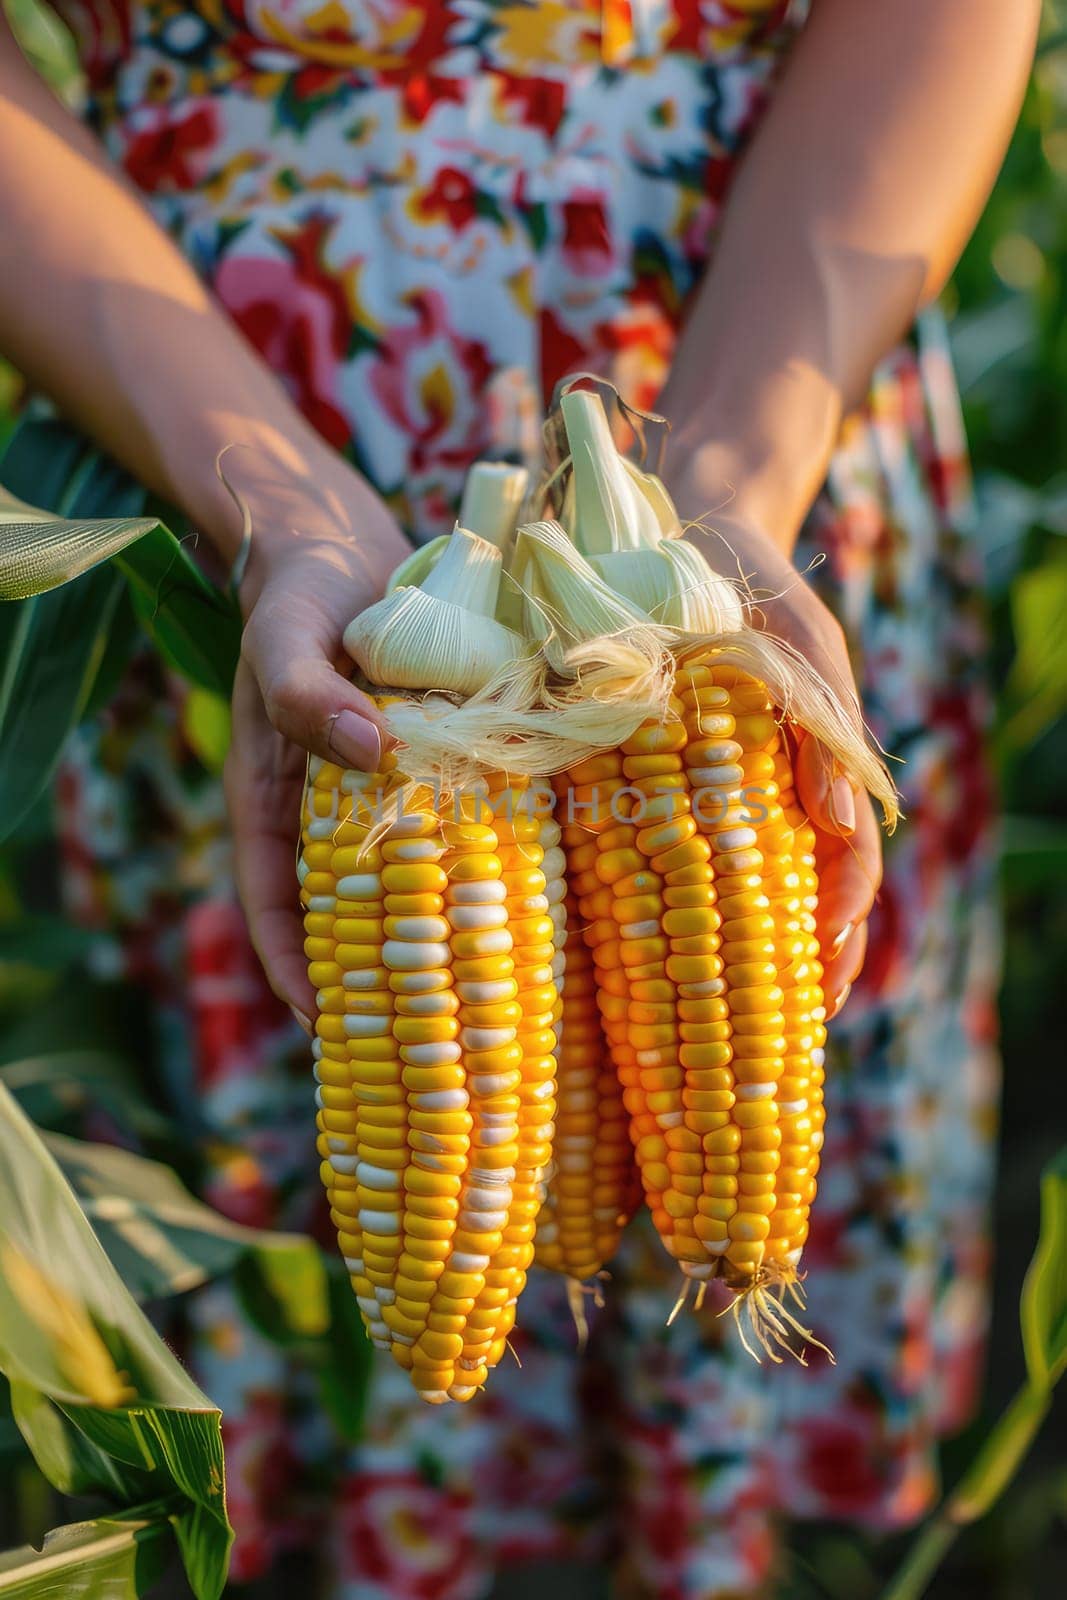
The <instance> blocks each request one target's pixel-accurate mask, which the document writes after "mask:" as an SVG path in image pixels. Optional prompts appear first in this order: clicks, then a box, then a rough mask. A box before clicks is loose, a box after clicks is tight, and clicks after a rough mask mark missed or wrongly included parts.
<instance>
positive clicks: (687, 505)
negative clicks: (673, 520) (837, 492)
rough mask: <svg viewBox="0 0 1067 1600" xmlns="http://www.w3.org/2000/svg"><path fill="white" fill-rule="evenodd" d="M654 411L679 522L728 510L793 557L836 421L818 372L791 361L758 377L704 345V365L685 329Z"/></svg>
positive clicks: (837, 403)
mask: <svg viewBox="0 0 1067 1600" xmlns="http://www.w3.org/2000/svg"><path fill="white" fill-rule="evenodd" d="M709 367H710V369H711V376H709V375H708V371H709ZM658 409H659V410H660V411H662V413H663V414H664V415H665V416H666V418H667V420H668V421H669V422H670V424H671V437H670V441H669V443H668V447H667V478H668V481H669V483H670V487H671V490H672V493H673V494H674V497H675V500H676V502H677V504H678V510H679V513H680V515H681V517H682V519H683V521H687V520H688V521H697V520H702V521H705V522H708V523H709V524H710V525H711V526H715V525H716V523H717V522H718V521H720V520H723V519H724V518H726V517H729V518H731V519H732V520H734V521H735V522H738V523H743V524H745V525H747V526H752V527H756V528H761V529H764V530H766V532H767V533H768V534H769V535H770V536H771V537H772V538H773V539H774V541H775V543H776V544H777V545H778V546H779V548H780V549H781V550H783V551H784V552H785V553H786V554H787V555H788V554H792V550H793V547H794V545H795V544H796V540H797V536H798V534H799V532H800V529H801V526H802V524H803V522H804V518H805V517H806V516H807V514H808V511H809V509H810V507H811V504H812V502H813V500H814V499H815V496H816V494H817V493H818V492H819V489H820V488H821V486H822V482H823V479H824V477H825V475H826V469H827V466H828V465H829V461H830V457H831V455H832V453H833V450H834V447H835V445H836V443H837V439H838V436H839V433H840V428H841V419H842V404H841V396H840V393H839V391H838V390H837V389H836V388H835V387H834V385H833V384H832V383H831V382H829V381H828V380H827V378H826V377H825V375H824V374H822V373H820V372H819V371H817V370H816V369H815V368H814V367H812V366H811V365H810V364H808V363H804V362H793V363H786V364H784V365H781V366H776V367H775V368H773V369H772V370H771V371H769V372H767V373H765V375H764V376H762V377H761V376H760V375H759V374H758V373H757V372H756V371H754V370H753V368H752V367H751V366H749V367H746V366H745V364H744V362H743V361H739V360H738V359H737V353H736V352H734V351H733V350H732V349H727V348H722V349H720V350H719V352H718V355H717V356H713V354H712V353H711V352H705V361H704V365H703V368H702V369H701V368H700V367H699V366H698V364H697V361H696V358H695V353H694V351H693V344H692V341H691V342H690V343H689V344H688V345H687V344H686V341H685V337H684V335H683V339H682V353H681V354H680V355H679V358H678V360H677V362H676V364H675V367H674V369H673V371H672V373H671V376H670V379H669V381H668V383H667V386H666V388H665V390H664V392H663V395H662V397H661V400H660V404H659V408H658Z"/></svg>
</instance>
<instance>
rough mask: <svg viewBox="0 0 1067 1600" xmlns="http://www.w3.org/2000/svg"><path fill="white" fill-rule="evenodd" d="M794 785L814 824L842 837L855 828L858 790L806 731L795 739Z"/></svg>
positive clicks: (826, 751)
mask: <svg viewBox="0 0 1067 1600" xmlns="http://www.w3.org/2000/svg"><path fill="white" fill-rule="evenodd" d="M796 785H797V798H798V799H799V801H800V804H801V805H802V806H803V808H804V810H805V811H806V812H807V814H808V816H809V817H810V818H811V820H812V822H813V823H814V824H815V826H816V827H817V828H822V829H823V830H824V832H826V833H837V834H840V835H841V836H842V838H848V837H850V836H851V835H852V834H853V833H854V832H855V831H856V813H857V804H856V800H857V794H858V790H857V788H856V786H855V785H854V784H853V783H852V781H851V780H850V779H849V778H848V777H847V776H846V775H845V774H844V773H843V772H842V771H841V770H840V769H839V768H838V767H837V765H836V763H835V761H834V758H833V756H832V755H831V754H830V752H829V751H828V750H827V749H826V747H825V746H824V745H822V744H820V743H819V741H818V739H816V738H814V737H813V736H812V735H811V734H809V733H801V734H800V735H799V737H798V739H797V755H796Z"/></svg>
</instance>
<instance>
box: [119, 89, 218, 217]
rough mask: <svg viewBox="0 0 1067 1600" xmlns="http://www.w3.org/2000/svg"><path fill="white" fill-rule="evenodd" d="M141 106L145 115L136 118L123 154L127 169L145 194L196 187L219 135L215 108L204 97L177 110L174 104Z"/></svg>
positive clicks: (201, 178)
mask: <svg viewBox="0 0 1067 1600" xmlns="http://www.w3.org/2000/svg"><path fill="white" fill-rule="evenodd" d="M142 109H143V111H144V112H146V113H147V115H142V116H141V117H139V118H138V131H137V132H135V133H134V135H133V137H132V138H131V140H130V142H129V144H128V145H127V147H126V153H125V155H124V156H123V160H122V164H123V166H124V167H125V169H126V172H127V173H128V174H129V176H130V178H132V180H133V182H134V183H135V184H136V185H137V187H138V188H139V189H141V190H143V191H144V192H145V193H146V194H156V193H158V192H159V191H161V190H166V189H172V190H173V189H179V190H184V189H195V188H196V186H197V184H198V183H200V182H201V181H202V180H203V178H204V175H205V166H206V160H207V158H208V157H210V156H211V154H212V152H213V151H214V149H215V147H216V145H217V144H218V141H219V139H220V133H219V127H218V121H217V117H216V113H215V108H214V107H213V106H212V105H211V104H210V102H207V101H205V102H202V103H200V104H199V105H194V106H193V107H192V108H191V109H189V108H188V107H186V108H184V109H183V110H182V111H180V112H178V113H176V112H175V109H174V107H173V106H160V107H158V108H153V109H152V110H151V112H148V108H142ZM146 123H147V126H146Z"/></svg>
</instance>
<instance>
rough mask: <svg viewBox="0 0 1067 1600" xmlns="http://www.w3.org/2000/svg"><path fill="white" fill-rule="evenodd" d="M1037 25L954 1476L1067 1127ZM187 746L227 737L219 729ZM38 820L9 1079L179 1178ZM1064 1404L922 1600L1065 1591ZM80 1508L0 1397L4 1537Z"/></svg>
mask: <svg viewBox="0 0 1067 1600" xmlns="http://www.w3.org/2000/svg"><path fill="white" fill-rule="evenodd" d="M5 4H6V6H7V9H8V11H9V12H10V13H11V15H12V18H13V20H14V21H15V22H16V23H17V25H18V27H19V29H20V30H21V33H22V37H23V38H24V40H25V42H26V46H27V48H28V50H29V52H30V53H31V55H32V56H33V57H34V58H35V60H36V61H37V62H38V64H39V65H40V67H41V70H42V71H43V72H45V73H46V75H47V76H49V77H50V78H51V79H52V81H53V82H54V83H56V84H57V85H58V86H59V87H60V88H61V91H62V92H63V93H64V94H66V95H69V96H71V97H72V98H76V96H77V94H78V83H77V78H76V75H75V74H74V72H73V69H72V66H71V54H70V51H69V48H68V41H67V40H66V39H65V38H64V35H63V32H62V30H61V28H60V25H59V24H58V23H57V22H56V21H55V20H54V18H52V17H51V14H46V13H43V12H40V11H38V10H37V8H36V4H35V0H5ZM1046 12H1047V15H1046V26H1045V30H1044V35H1043V41H1042V45H1041V48H1040V52H1039V56H1038V60H1037V63H1036V66H1035V70H1034V75H1033V81H1032V84H1031V87H1030V92H1029V95H1028V98H1027V101H1026V106H1025V109H1024V112H1023V115H1022V120H1021V123H1020V126H1019V128H1018V130H1017V133H1016V135H1015V139H1014V142H1013V144H1012V148H1011V151H1010V154H1009V156H1008V159H1007V162H1006V164H1005V167H1004V171H1003V173H1002V174H1001V177H1000V180H999V182H998V184H997V188H996V191H995V193H994V195H993V197H992V200H991V201H990V204H989V206H988V209H987V211H986V214H985V216H984V217H983V219H982V222H981V224H980V225H979V228H978V230H977V232H976V234H975V236H974V238H973V240H972V241H971V244H970V246H969V247H968V250H967V252H966V255H965V257H964V259H963V261H962V263H961V265H960V267H959V270H958V272H957V273H956V276H955V279H954V281H953V283H952V285H951V287H950V289H949V291H948V295H947V300H948V308H949V311H950V313H951V316H952V332H953V340H954V346H955V356H956V363H957V368H958V373H959V378H960V383H961V388H962V392H963V400H964V407H965V411H966V419H967V425H968V430H969V435H970V443H971V449H972V453H973V459H974V467H975V473H976V482H977V491H978V496H979V503H980V509H981V515H980V517H979V520H978V530H979V537H980V539H981V542H982V546H983V550H984V554H985V558H986V563H987V569H988V575H989V595H990V601H991V605H992V613H993V621H994V642H995V670H996V685H997V693H998V702H997V717H996V724H995V728H994V734H993V738H994V749H995V757H996V768H997V773H998V776H999V784H1000V793H1001V802H1002V807H1003V813H1004V824H1003V842H1002V864H1001V882H1002V894H1003V906H1004V928H1005V976H1004V984H1003V989H1002V993H1001V1021H1002V1029H1003V1046H1004V1057H1005V1094H1004V1102H1003V1123H1002V1155H1001V1169H1000V1182H999V1188H998V1195H997V1213H996V1240H997V1245H996V1248H997V1272H996V1306H995V1313H994V1328H993V1339H992V1347H991V1350H992V1356H991V1362H990V1369H989V1375H988V1384H987V1399H986V1412H985V1415H984V1417H983V1418H982V1419H980V1420H979V1421H978V1422H976V1423H975V1425H974V1427H973V1428H972V1429H970V1430H969V1431H968V1433H967V1434H966V1435H965V1436H964V1437H962V1438H959V1439H957V1440H954V1441H952V1442H951V1443H950V1444H949V1445H948V1446H947V1447H946V1449H945V1452H944V1474H945V1479H946V1482H948V1483H951V1482H952V1481H953V1480H954V1479H955V1477H956V1476H958V1474H959V1472H960V1471H961V1470H962V1469H963V1467H964V1466H965V1465H966V1463H967V1462H968V1460H969V1459H970V1458H971V1457H972V1455H973V1452H974V1449H975V1447H976V1442H977V1441H978V1440H979V1439H980V1438H981V1437H982V1436H983V1433H984V1432H985V1431H986V1430H987V1428H988V1425H989V1419H990V1418H992V1417H995V1416H996V1415H997V1414H998V1413H999V1412H1000V1411H1001V1410H1002V1408H1003V1406H1004V1405H1005V1404H1006V1402H1007V1401H1008V1400H1009V1399H1010V1397H1011V1395H1012V1394H1013V1393H1014V1392H1015V1390H1016V1389H1017V1387H1018V1385H1019V1382H1020V1380H1021V1377H1022V1372H1023V1360H1022V1352H1021V1348H1020V1342H1019V1332H1018V1313H1017V1306H1018V1295H1019V1289H1020V1284H1021V1280H1022V1276H1023V1273H1024V1271H1025V1268H1026V1265H1027V1263H1028V1261H1029V1258H1030V1255H1031V1252H1032V1249H1033V1244H1034V1241H1035V1238H1036V1234H1037V1221H1038V1181H1039V1174H1040V1171H1041V1168H1042V1166H1043V1164H1044V1163H1045V1162H1046V1161H1047V1160H1049V1159H1050V1158H1051V1157H1052V1156H1053V1155H1054V1154H1055V1152H1056V1150H1057V1149H1058V1147H1059V1145H1060V1144H1061V1143H1062V1142H1063V1138H1064V1129H1065V1128H1067V1073H1065V1072H1064V1062H1065V1058H1067V1030H1065V1028H1064V1024H1063V1020H1062V1014H1061V1010H1060V1007H1061V1003H1062V999H1063V992H1064V991H1063V989H1062V988H1061V985H1063V984H1064V981H1065V977H1067V894H1065V893H1064V889H1065V886H1067V815H1065V807H1064V784H1063V775H1064V772H1065V770H1067V0H1052V3H1049V4H1047V5H1046ZM18 398H19V393H18V381H17V378H16V376H15V374H14V373H12V372H10V371H9V370H6V369H4V368H3V367H0V448H2V445H3V442H4V439H5V437H6V436H7V434H8V432H9V431H10V428H11V426H12V425H13V418H14V413H15V409H16V407H17V404H18ZM201 736H202V737H203V738H205V739H206V740H207V741H208V742H209V743H210V741H211V740H212V739H213V738H214V739H216V740H217V738H218V737H219V732H218V730H213V729H212V727H211V724H210V717H208V718H207V721H206V723H205V728H204V729H202V730H201ZM50 830H51V822H50V817H49V814H48V812H47V810H46V809H44V808H37V809H36V810H35V811H34V812H33V813H32V814H31V816H30V817H29V818H28V819H27V821H26V822H25V823H24V824H23V825H22V826H21V828H20V830H19V832H18V834H17V836H16V838H15V839H14V840H13V841H12V842H11V843H10V844H9V845H8V846H6V847H4V849H3V851H2V853H0V1081H2V1082H4V1083H6V1084H7V1086H8V1087H9V1088H10V1089H11V1091H12V1093H14V1094H15V1095H16V1096H17V1097H18V1098H19V1100H20V1102H21V1103H22V1105H23V1106H24V1107H25V1109H26V1110H27V1111H28V1112H29V1114H30V1115H31V1116H32V1117H33V1118H34V1120H35V1121H37V1122H38V1124H39V1125H42V1126H45V1127H48V1128H51V1129H53V1130H57V1131H59V1132H67V1133H75V1134H79V1135H81V1136H83V1137H84V1136H89V1137H108V1136H109V1135H110V1134H112V1133H114V1132H116V1131H117V1132H118V1133H120V1134H121V1136H122V1137H123V1139H124V1141H125V1142H127V1143H129V1142H130V1141H131V1139H132V1140H133V1141H134V1142H136V1141H140V1142H141V1145H142V1148H148V1149H150V1150H151V1151H152V1152H153V1153H155V1154H159V1153H160V1151H161V1150H165V1151H166V1153H168V1154H169V1155H171V1156H172V1159H173V1160H174V1163H175V1164H176V1165H177V1166H178V1167H179V1170H180V1169H181V1166H182V1156H181V1151H180V1148H177V1147H174V1145H173V1141H174V1139H175V1135H176V1130H175V1129H174V1128H173V1127H170V1128H168V1127H167V1126H166V1125H165V1124H163V1123H162V1122H161V1119H160V1114H159V1108H158V1107H153V1106H152V1105H151V1104H150V1103H148V1102H147V1101H142V1102H141V1103H140V1110H139V1111H138V1110H137V1106H138V1095H139V1093H140V1092H141V1090H140V1086H141V1085H142V1084H143V1083H144V1081H145V1078H146V1077H147V1074H146V1072H145V1062H144V1059H143V1049H144V1045H143V1041H144V1039H145V1038H146V1037H147V1036H148V1035H147V1029H144V1028H143V1019H142V1018H141V1017H140V1016H139V1013H138V1008H137V1006H135V1005H131V1003H130V1002H129V1000H128V998H127V997H124V996H123V995H122V994H121V993H119V992H117V990H116V986H115V985H113V984H110V983H109V982H108V981H107V979H106V975H99V976H97V977H96V978H94V979H93V980H91V981H90V980H88V979H86V978H84V977H78V978H74V977H72V976H71V969H72V968H73V967H74V965H75V964H76V963H77V961H78V958H79V957H80V956H81V954H82V953H83V952H82V947H81V942H80V938H79V936H78V935H77V934H76V932H75V930H73V929H71V928H69V927H67V926H65V925H64V924H63V923H62V922H61V921H60V920H59V918H58V916H57V914H56V912H55V899H54V881H53V873H52V862H53V859H54V844H53V840H52V836H51V831H50ZM57 1053H58V1054H59V1055H60V1056H61V1057H62V1060H61V1062H60V1061H57ZM79 1058H80V1064H79ZM50 1061H51V1062H52V1066H51V1067H50V1066H49V1062H50ZM90 1082H91V1084H92V1087H90ZM138 1122H139V1123H140V1126H138ZM179 1143H180V1141H179ZM186 1176H192V1174H189V1173H188V1172H187V1173H186ZM0 1384H2V1380H0ZM1063 1410H1064V1407H1063V1402H1062V1400H1061V1402H1060V1409H1059V1415H1058V1416H1057V1414H1056V1413H1055V1411H1054V1413H1053V1416H1052V1418H1051V1420H1050V1422H1049V1423H1048V1424H1047V1425H1046V1428H1045V1431H1044V1433H1043V1435H1042V1437H1041V1439H1040V1442H1039V1445H1038V1447H1037V1449H1036V1450H1035V1451H1034V1452H1033V1453H1032V1455H1031V1456H1030V1458H1029V1460H1028V1461H1027V1464H1026V1466H1025V1468H1024V1469H1023V1471H1022V1473H1021V1474H1020V1476H1019V1477H1018V1479H1017V1480H1016V1482H1015V1483H1014V1485H1013V1486H1012V1487H1011V1489H1010V1490H1009V1491H1008V1493H1007V1494H1006V1495H1005V1497H1004V1498H1003V1500H1002V1501H1001V1503H1000V1504H999V1505H998V1507H997V1508H996V1509H995V1511H994V1512H993V1513H992V1514H991V1515H990V1516H989V1517H988V1518H987V1519H986V1520H985V1521H984V1522H983V1523H981V1524H979V1525H978V1526H977V1527H976V1528H975V1529H973V1530H971V1531H969V1532H968V1533H967V1535H966V1536H965V1537H964V1539H963V1540H962V1541H961V1542H960V1544H959V1545H958V1546H957V1548H956V1550H955V1551H954V1553H953V1554H952V1556H951V1557H950V1558H949V1560H948V1562H947V1563H946V1565H945V1567H944V1568H943V1570H942V1572H941V1573H940V1574H939V1576H938V1577H937V1578H936V1579H935V1581H934V1584H933V1587H932V1589H931V1591H930V1593H931V1595H932V1596H933V1597H934V1600H962V1597H964V1596H967V1597H969V1600H973V1597H976V1596H981V1597H982V1600H1053V1597H1055V1596H1060V1595H1063V1594H1065V1593H1067V1428H1065V1426H1064V1416H1063ZM78 1514H79V1513H78V1511H77V1509H76V1508H72V1507H70V1506H67V1507H63V1506H58V1507H57V1505H56V1499H55V1497H54V1496H53V1494H52V1492H51V1491H50V1490H49V1489H48V1487H47V1485H46V1484H45V1482H44V1480H43V1479H42V1478H41V1477H40V1475H39V1474H38V1472H37V1469H36V1468H35V1467H34V1465H33V1463H32V1461H31V1459H30V1457H29V1456H28V1454H27V1453H26V1452H25V1449H24V1447H23V1446H22V1445H21V1440H20V1436H19V1434H18V1432H17V1430H16V1429H15V1428H14V1425H13V1424H12V1423H11V1421H10V1414H9V1412H8V1411H7V1407H6V1402H5V1401H4V1399H3V1397H2V1396H0V1547H11V1546H13V1545H17V1544H21V1543H24V1542H26V1541H28V1540H38V1539H39V1537H40V1535H41V1534H42V1533H43V1531H44V1530H45V1529H46V1528H47V1527H50V1526H52V1525H54V1524H55V1523H56V1522H62V1521H68V1520H72V1518H73V1517H74V1516H76V1515H78ZM900 1548H901V1547H900V1542H899V1541H897V1542H896V1543H893V1542H889V1543H887V1544H884V1545H879V1544H875V1543H870V1544H866V1545H865V1544H863V1543H861V1542H860V1541H858V1539H857V1538H856V1536H855V1535H852V1534H849V1535H844V1534H840V1533H835V1531H834V1530H833V1529H830V1528H826V1529H823V1528H817V1529H809V1530H804V1531H802V1532H801V1533H799V1534H798V1535H797V1536H796V1538H795V1540H794V1547H793V1549H792V1552H791V1554H790V1558H789V1563H788V1566H789V1570H788V1571H787V1572H786V1574H785V1577H784V1581H783V1588H782V1594H783V1596H788V1597H789V1600H811V1597H819V1596H822V1597H834V1600H837V1597H839V1600H846V1597H847V1600H865V1597H867V1596H875V1595H877V1594H878V1592H879V1586H880V1581H881V1578H882V1577H883V1576H884V1575H886V1574H888V1573H889V1572H891V1571H892V1570H893V1568H894V1565H895V1562H896V1560H897V1558H898V1557H899V1554H900ZM178 1592H181V1591H180V1589H176V1590H175V1593H178ZM242 1592H243V1593H248V1594H252V1593H255V1594H256V1595H257V1596H258V1595H259V1594H262V1593H265V1591H262V1590H259V1589H256V1588H255V1587H253V1589H251V1590H248V1589H246V1590H243V1591H242ZM558 1592H559V1593H560V1594H562V1591H558Z"/></svg>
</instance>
